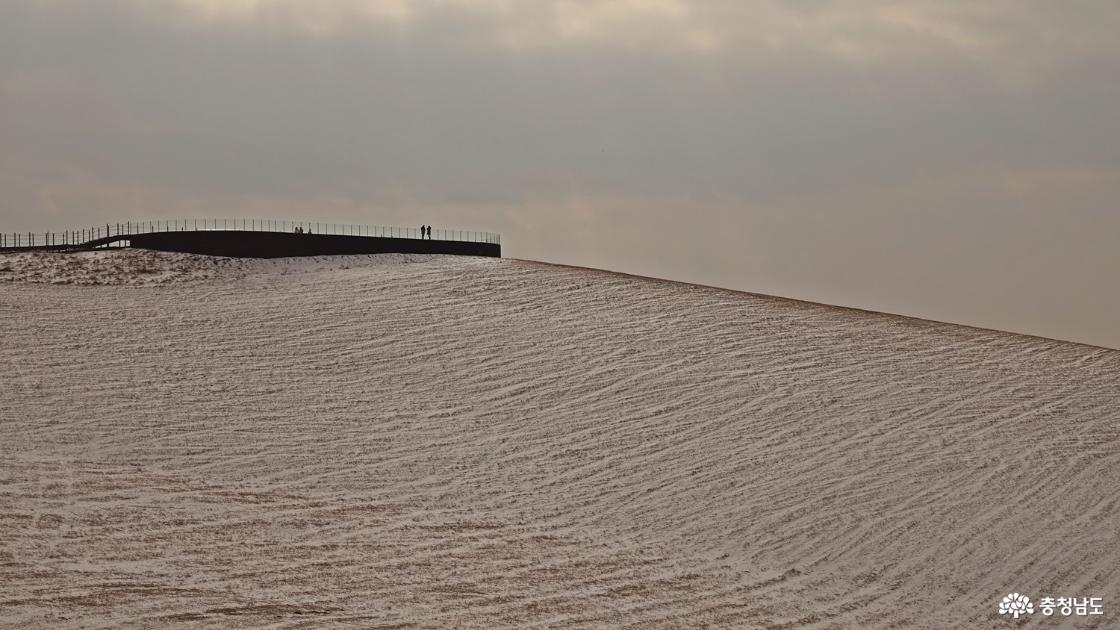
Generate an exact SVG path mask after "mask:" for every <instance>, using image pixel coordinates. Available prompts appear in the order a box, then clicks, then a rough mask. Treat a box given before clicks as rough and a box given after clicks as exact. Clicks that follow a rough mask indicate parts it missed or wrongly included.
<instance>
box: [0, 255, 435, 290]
mask: <svg viewBox="0 0 1120 630" xmlns="http://www.w3.org/2000/svg"><path fill="white" fill-rule="evenodd" d="M428 259H429V257H425V256H421V255H418V254H379V255H370V256H308V257H305V258H280V259H268V260H260V259H246V258H225V257H221V256H198V255H195V254H174V253H166V252H153V251H146V250H141V249H103V250H98V251H91V252H0V282H3V281H5V280H7V281H9V282H34V283H46V284H84V285H98V284H114V285H121V284H126V285H135V286H147V285H155V284H169V283H181V282H191V281H198V280H208V279H211V278H216V277H221V278H222V279H225V280H230V279H232V278H234V277H242V276H244V275H245V274H246V273H250V272H278V273H281V274H285V273H302V272H308V271H324V270H328V269H340V268H341V269H348V268H350V267H351V266H353V265H362V266H369V265H375V264H401V263H407V262H418V261H423V260H428Z"/></svg>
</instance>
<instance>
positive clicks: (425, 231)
mask: <svg viewBox="0 0 1120 630" xmlns="http://www.w3.org/2000/svg"><path fill="white" fill-rule="evenodd" d="M420 238H426V239H428V240H429V241H430V240H432V226H430V225H421V226H420Z"/></svg>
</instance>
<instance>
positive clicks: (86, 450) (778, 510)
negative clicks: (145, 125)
mask: <svg viewBox="0 0 1120 630" xmlns="http://www.w3.org/2000/svg"><path fill="white" fill-rule="evenodd" d="M143 277H148V278H149V280H148V281H145V280H141V279H138V278H143ZM52 282H56V283H69V286H56V285H54V284H51V283H52ZM89 284H97V285H100V286H83V285H89ZM137 285H140V286H137ZM0 366H2V368H0V382H2V383H3V386H2V387H0V626H4V627H58V628H66V627H85V628H99V627H117V626H120V625H122V624H134V625H139V626H148V627H166V626H175V625H177V624H181V625H190V626H194V625H199V626H213V627H230V626H251V627H256V626H268V627H362V628H370V627H374V628H450V627H478V628H492V627H518V628H537V627H542V628H543V627H556V628H591V627H610V628H657V627H767V628H794V627H808V628H833V627H835V628H847V627H917V628H947V627H971V628H977V627H992V628H1004V627H1012V626H1013V625H1016V624H1014V623H1013V622H1012V621H1011V620H1009V619H1007V618H1006V617H1001V616H1000V615H999V614H998V613H997V607H998V603H999V600H1000V598H1001V597H1003V596H1004V595H1006V594H1007V593H1010V592H1013V591H1014V592H1020V593H1026V594H1029V595H1031V596H1032V598H1035V599H1036V613H1035V615H1034V617H1032V619H1031V621H1032V622H1036V623H1037V624H1038V625H1039V626H1042V625H1045V624H1050V623H1053V624H1060V623H1062V622H1063V621H1064V622H1067V623H1073V622H1074V620H1073V619H1072V618H1069V619H1063V618H1062V617H1061V615H1060V613H1058V614H1056V615H1055V616H1053V617H1049V618H1042V619H1039V618H1038V617H1040V616H1041V612H1040V611H1039V609H1038V608H1037V601H1038V600H1037V598H1040V597H1044V596H1053V597H1066V596H1074V597H1090V596H1093V597H1101V598H1103V605H1104V613H1105V614H1104V615H1101V616H1095V617H1084V618H1080V619H1078V620H1077V624H1078V627H1094V626H1098V627H1102V628H1103V627H1111V626H1115V624H1116V623H1117V619H1120V570H1118V568H1117V567H1120V537H1118V536H1117V532H1118V531H1120V495H1117V488H1120V387H1118V385H1120V352H1116V351H1110V350H1104V349H1100V348H1094V347H1088V346H1081V345H1074V344H1068V343H1061V342H1056V341H1049V340H1044V339H1038V338H1030V337H1023V336H1016V335H1010V334H1005V333H999V332H993V331H988V330H979V329H973V328H965V327H959V326H953V325H946V324H937V323H931V322H924V321H916V320H910V319H903V318H898V317H892V316H887V315H880V314H875V313H867V312H860V311H853V310H846V309H839V308H832V307H825V306H819V305H811V304H805V303H800V302H793V301H788V300H782V299H777V298H770V297H763V296H757V295H749V294H742V293H734V292H729V291H722V290H717V289H710V288H704V287H697V286H690V285H682V284H675V283H669V282H662V281H656V280H649V279H642V278H634V277H628V276H622V275H617V274H610V273H606V272H597V271H591V270H585V269H573V268H565V267H557V266H550V265H545V264H540V263H533V262H526V261H518V260H501V259H475V258H456V257H422V256H420V257H417V256H410V257H349V258H339V259H311V260H300V261H295V260H280V261H232V260H223V259H206V258H199V257H184V256H171V255H162V254H150V253H149V254H146V253H141V252H135V251H123V252H110V253H97V254H86V255H80V256H74V255H69V256H67V255H57V254H36V255H24V256H0Z"/></svg>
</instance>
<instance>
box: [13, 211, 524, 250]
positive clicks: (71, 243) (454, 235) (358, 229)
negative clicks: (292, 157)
mask: <svg viewBox="0 0 1120 630" xmlns="http://www.w3.org/2000/svg"><path fill="white" fill-rule="evenodd" d="M297 228H299V229H300V230H303V232H304V233H306V234H312V235H314V234H325V235H329V236H361V237H370V238H411V239H417V240H421V239H426V238H428V237H426V236H421V234H420V228H419V227H403V226H395V225H369V224H359V223H326V222H322V221H292V220H287V219H259V218H251V219H245V218H239V219H212V218H203V219H158V220H155V221H125V222H124V223H106V224H104V225H94V226H91V227H87V228H82V229H79V230H63V231H55V232H0V249H8V250H10V249H23V248H36V249H39V248H44V247H46V248H52V247H55V248H66V247H81V246H83V245H86V244H88V243H91V242H94V241H98V240H102V239H107V238H108V239H123V238H126V237H128V236H139V235H142V234H151V233H155V232H185V231H237V232H278V233H280V232H283V233H289V232H295V231H297ZM39 237H41V238H39ZM430 238H431V240H438V241H458V242H469V243H493V244H496V245H501V243H502V237H501V234H499V233H497V232H486V231H481V230H459V229H447V228H432V229H431V237H430Z"/></svg>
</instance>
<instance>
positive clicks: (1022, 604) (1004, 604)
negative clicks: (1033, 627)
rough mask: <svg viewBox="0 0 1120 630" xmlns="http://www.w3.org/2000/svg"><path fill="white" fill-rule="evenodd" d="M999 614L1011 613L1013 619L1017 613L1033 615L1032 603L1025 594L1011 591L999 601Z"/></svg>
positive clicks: (1016, 616)
mask: <svg viewBox="0 0 1120 630" xmlns="http://www.w3.org/2000/svg"><path fill="white" fill-rule="evenodd" d="M999 614H1001V615H1011V616H1012V617H1014V618H1015V619H1018V618H1019V615H1033V614H1034V604H1032V603H1031V598H1029V597H1027V596H1026V595H1020V594H1018V593H1011V594H1009V595H1008V596H1007V597H1004V598H1003V601H1001V602H1000V603H999Z"/></svg>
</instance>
